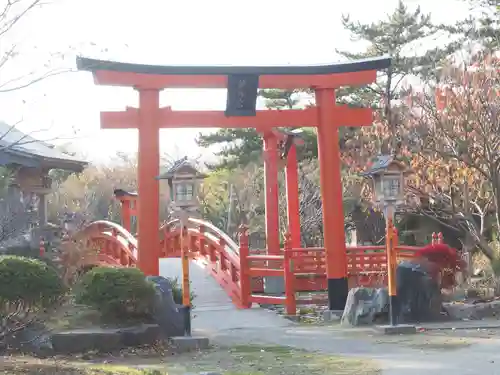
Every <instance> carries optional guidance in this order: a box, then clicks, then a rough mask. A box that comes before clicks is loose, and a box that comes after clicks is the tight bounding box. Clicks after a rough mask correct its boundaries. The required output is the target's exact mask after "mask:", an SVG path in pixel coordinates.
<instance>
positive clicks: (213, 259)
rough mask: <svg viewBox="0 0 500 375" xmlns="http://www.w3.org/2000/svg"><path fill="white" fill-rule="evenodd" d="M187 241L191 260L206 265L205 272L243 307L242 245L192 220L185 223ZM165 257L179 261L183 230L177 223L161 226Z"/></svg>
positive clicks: (212, 226) (205, 224)
mask: <svg viewBox="0 0 500 375" xmlns="http://www.w3.org/2000/svg"><path fill="white" fill-rule="evenodd" d="M186 227H187V236H186V238H184V239H183V240H184V241H186V245H187V246H188V249H189V252H190V256H191V257H192V258H195V259H197V261H199V262H201V263H203V265H204V266H205V268H206V269H207V270H208V271H209V272H210V274H211V275H212V276H213V277H214V278H215V280H216V281H217V282H218V283H219V285H220V286H221V287H222V288H223V289H224V290H225V291H226V293H227V294H228V295H229V297H230V298H231V299H232V301H233V303H234V304H235V305H237V306H239V307H249V306H243V305H242V292H241V286H240V278H241V276H240V270H241V260H240V256H239V249H240V247H239V245H238V244H237V243H236V242H234V241H233V239H231V237H229V236H228V235H227V234H226V233H224V232H223V231H221V230H220V229H219V228H217V227H216V226H215V225H213V224H212V223H209V222H206V221H204V220H200V219H193V218H189V219H188V220H187V222H186ZM161 231H162V233H163V239H162V256H163V257H179V256H180V248H181V238H180V236H181V228H180V221H179V220H178V219H175V220H172V221H170V222H168V223H166V224H165V225H164V226H162V228H161Z"/></svg>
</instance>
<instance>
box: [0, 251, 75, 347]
mask: <svg viewBox="0 0 500 375" xmlns="http://www.w3.org/2000/svg"><path fill="white" fill-rule="evenodd" d="M64 291H65V289H64V287H63V283H62V281H61V278H60V277H59V275H58V273H57V271H56V270H55V269H54V268H53V267H50V266H48V265H47V264H46V263H44V262H42V261H40V260H37V259H30V258H24V257H19V256H14V255H4V256H0V347H3V346H5V345H7V343H8V342H9V340H11V339H12V338H13V337H15V335H16V333H17V332H18V331H20V330H23V329H24V328H26V327H27V326H28V325H30V324H31V323H33V322H35V321H40V320H43V319H44V318H46V317H47V313H48V309H49V308H51V307H57V306H59V305H58V304H56V302H59V300H60V298H61V297H63V296H64Z"/></svg>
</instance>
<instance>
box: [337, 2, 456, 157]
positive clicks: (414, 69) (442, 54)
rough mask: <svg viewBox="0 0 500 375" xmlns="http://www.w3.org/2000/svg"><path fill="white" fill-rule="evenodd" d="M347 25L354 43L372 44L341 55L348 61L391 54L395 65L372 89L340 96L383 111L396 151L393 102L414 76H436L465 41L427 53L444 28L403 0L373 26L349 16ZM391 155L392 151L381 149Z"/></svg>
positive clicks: (348, 90)
mask: <svg viewBox="0 0 500 375" xmlns="http://www.w3.org/2000/svg"><path fill="white" fill-rule="evenodd" d="M342 23H343V26H344V27H345V28H346V29H347V30H348V31H349V32H350V33H351V38H352V40H353V41H364V42H368V47H367V48H366V50H365V51H364V52H361V53H351V52H349V51H339V50H337V53H339V54H341V55H342V56H344V57H346V58H348V59H353V60H354V59H365V58H370V57H376V56H380V55H389V56H391V58H392V65H391V67H390V68H389V69H387V71H383V72H380V73H379V77H378V79H377V81H376V82H375V83H374V84H373V85H370V86H365V87H363V88H361V89H359V88H346V89H342V90H340V91H339V93H338V97H339V99H340V100H341V101H343V102H347V103H351V104H353V105H362V106H371V107H372V108H374V109H377V110H379V111H380V115H381V116H380V118H381V120H385V121H387V122H388V123H389V128H390V129H391V132H392V134H393V135H395V136H394V137H393V140H394V144H392V145H391V147H390V148H392V149H393V150H394V149H395V148H396V145H395V142H396V141H397V134H398V132H397V123H398V120H397V118H396V114H395V111H394V110H393V109H392V103H393V102H394V101H395V100H398V99H401V97H403V96H404V95H405V94H406V92H405V90H404V88H403V87H402V83H403V82H404V79H405V78H407V77H409V76H413V77H418V78H421V79H423V80H427V79H430V78H432V77H433V75H434V73H435V71H436V66H437V65H438V64H440V63H441V62H442V61H444V60H445V59H446V58H447V57H448V56H449V55H450V54H451V53H452V52H454V51H455V50H456V49H457V48H458V46H459V45H461V41H458V40H456V41H452V42H449V43H448V44H447V45H445V46H441V48H434V49H429V50H425V49H422V46H421V45H422V44H423V43H425V42H426V41H429V40H431V39H432V37H433V36H435V35H436V34H437V33H438V32H439V31H440V30H441V29H440V27H438V26H435V25H434V24H433V23H432V20H431V16H430V15H429V14H423V13H422V11H421V9H420V7H417V8H416V9H415V10H414V11H411V10H409V9H408V7H407V6H406V5H405V4H404V2H403V1H402V0H400V1H399V3H398V5H397V7H396V9H395V10H394V12H393V13H392V14H390V15H388V16H387V18H386V19H383V20H380V21H378V22H374V23H370V24H362V23H360V22H357V21H352V20H351V18H350V17H349V16H343V18H342ZM381 151H384V152H387V151H389V150H381Z"/></svg>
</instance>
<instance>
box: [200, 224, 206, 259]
mask: <svg viewBox="0 0 500 375" xmlns="http://www.w3.org/2000/svg"><path fill="white" fill-rule="evenodd" d="M198 231H199V232H200V236H199V238H200V239H199V245H200V249H199V251H200V255H207V249H206V244H207V240H206V238H205V226H204V225H200V227H199V229H198Z"/></svg>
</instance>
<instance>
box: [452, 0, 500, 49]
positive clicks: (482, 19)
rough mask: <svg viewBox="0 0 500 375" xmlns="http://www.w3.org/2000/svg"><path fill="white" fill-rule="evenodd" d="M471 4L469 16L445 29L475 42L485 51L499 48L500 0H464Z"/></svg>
mask: <svg viewBox="0 0 500 375" xmlns="http://www.w3.org/2000/svg"><path fill="white" fill-rule="evenodd" d="M459 1H464V0H459ZM465 1H468V2H469V3H470V5H471V8H472V9H471V10H472V12H471V16H470V17H469V18H467V19H465V20H462V21H460V22H458V23H457V24H456V25H455V26H453V27H447V28H446V29H447V30H448V31H450V32H451V33H452V34H455V35H459V36H461V37H462V38H463V39H464V40H467V41H469V42H477V43H479V44H481V45H482V46H483V47H485V49H486V51H492V50H494V51H498V49H499V48H500V0H465Z"/></svg>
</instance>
